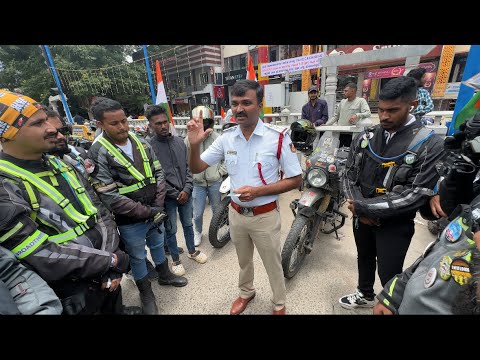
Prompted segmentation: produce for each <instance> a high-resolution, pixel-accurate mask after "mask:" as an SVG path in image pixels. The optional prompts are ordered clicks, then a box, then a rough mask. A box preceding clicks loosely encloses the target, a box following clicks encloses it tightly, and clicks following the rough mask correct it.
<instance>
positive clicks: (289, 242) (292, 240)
mask: <svg viewBox="0 0 480 360" xmlns="http://www.w3.org/2000/svg"><path fill="white" fill-rule="evenodd" d="M309 222H312V223H313V219H312V218H307V217H306V216H302V215H298V216H297V217H296V219H295V220H294V221H293V224H292V228H291V229H290V231H289V232H288V235H287V239H286V240H285V243H284V244H283V249H282V269H283V276H285V278H287V279H291V278H292V277H294V276H295V274H296V273H297V272H298V270H300V268H301V266H302V263H303V261H304V260H305V255H306V253H305V251H304V252H303V253H302V254H299V255H298V256H299V257H300V258H299V259H298V261H297V265H296V266H295V267H294V268H293V269H292V270H290V266H289V265H290V259H291V257H292V255H293V250H294V249H295V246H296V245H297V242H298V238H299V236H300V232H301V231H302V229H303V228H304V227H305V225H307V226H308V223H309ZM312 233H313V231H311V232H310V236H312ZM306 240H308V238H307V239H306Z"/></svg>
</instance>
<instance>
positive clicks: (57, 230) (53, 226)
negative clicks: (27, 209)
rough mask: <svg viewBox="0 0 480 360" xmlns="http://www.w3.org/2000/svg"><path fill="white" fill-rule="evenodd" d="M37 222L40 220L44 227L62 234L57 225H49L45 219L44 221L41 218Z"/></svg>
mask: <svg viewBox="0 0 480 360" xmlns="http://www.w3.org/2000/svg"><path fill="white" fill-rule="evenodd" d="M37 220H38V222H40V223H42V224H43V225H45V226H48V227H49V228H52V229H53V230H55V231H56V232H57V233H59V232H60V230H59V229H58V228H57V227H56V226H55V225H53V224H50V223H48V222H47V221H45V220H44V219H42V218H40V217H39V218H38V219H37Z"/></svg>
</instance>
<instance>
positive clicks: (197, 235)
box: [193, 230, 202, 246]
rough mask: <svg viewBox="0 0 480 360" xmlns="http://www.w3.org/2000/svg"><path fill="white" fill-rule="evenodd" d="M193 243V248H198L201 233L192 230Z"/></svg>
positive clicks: (200, 241)
mask: <svg viewBox="0 0 480 360" xmlns="http://www.w3.org/2000/svg"><path fill="white" fill-rule="evenodd" d="M193 243H194V244H195V246H199V245H200V244H201V243H202V233H199V232H198V231H197V230H193Z"/></svg>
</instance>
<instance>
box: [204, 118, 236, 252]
mask: <svg viewBox="0 0 480 360" xmlns="http://www.w3.org/2000/svg"><path fill="white" fill-rule="evenodd" d="M237 125H238V124H237V123H235V122H228V123H225V124H224V125H223V126H222V131H224V130H226V129H228V128H231V127H233V126H237ZM230 188H231V186H230V176H228V177H227V178H225V179H224V180H223V182H222V184H221V185H220V193H221V194H222V201H221V202H220V206H219V207H218V209H217V211H216V212H215V213H214V214H213V215H212V220H211V221H210V226H209V228H208V240H209V241H210V244H212V246H213V247H214V248H222V247H224V246H225V244H226V243H228V242H229V241H230V224H229V222H228V205H230Z"/></svg>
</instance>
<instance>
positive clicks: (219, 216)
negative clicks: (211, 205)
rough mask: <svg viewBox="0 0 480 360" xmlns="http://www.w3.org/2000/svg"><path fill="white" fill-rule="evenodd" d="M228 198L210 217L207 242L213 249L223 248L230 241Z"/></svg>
mask: <svg viewBox="0 0 480 360" xmlns="http://www.w3.org/2000/svg"><path fill="white" fill-rule="evenodd" d="M229 204H230V196H227V197H226V198H225V199H223V200H222V202H221V203H220V206H219V209H218V211H217V212H215V213H214V214H213V216H212V221H211V222H210V227H209V228H208V240H209V241H210V244H212V246H213V247H214V248H221V247H224V246H225V244H226V243H228V242H229V241H230V224H229V222H228V206H229Z"/></svg>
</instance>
